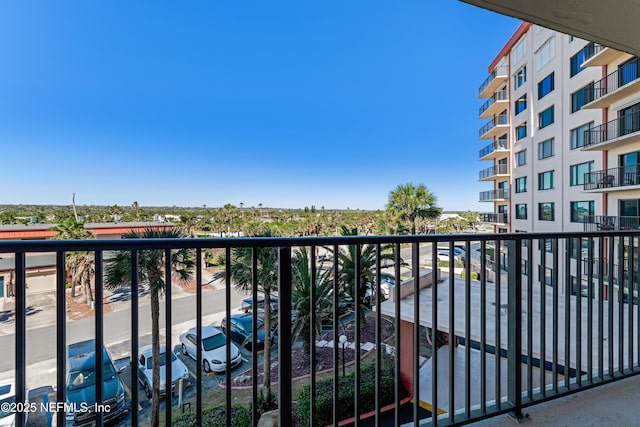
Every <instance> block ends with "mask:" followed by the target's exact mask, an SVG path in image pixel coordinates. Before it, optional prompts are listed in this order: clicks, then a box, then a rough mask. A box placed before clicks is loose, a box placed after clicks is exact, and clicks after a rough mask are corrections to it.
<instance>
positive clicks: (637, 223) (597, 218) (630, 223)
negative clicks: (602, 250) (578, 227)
mask: <svg viewBox="0 0 640 427" xmlns="http://www.w3.org/2000/svg"><path fill="white" fill-rule="evenodd" d="M608 230H616V231H618V230H640V216H606V215H589V216H587V217H585V220H584V231H608Z"/></svg>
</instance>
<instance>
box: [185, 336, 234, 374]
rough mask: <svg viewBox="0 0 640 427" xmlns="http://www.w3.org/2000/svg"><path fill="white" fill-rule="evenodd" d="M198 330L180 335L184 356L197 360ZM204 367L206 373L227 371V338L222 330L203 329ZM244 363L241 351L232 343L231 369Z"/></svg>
mask: <svg viewBox="0 0 640 427" xmlns="http://www.w3.org/2000/svg"><path fill="white" fill-rule="evenodd" d="M197 333H198V332H197V329H196V328H195V327H194V328H191V329H188V330H186V331H184V332H183V333H181V334H180V343H181V347H182V354H184V355H185V356H190V357H192V358H193V359H194V360H196V358H197V351H198V340H197ZM200 344H201V348H202V367H203V368H204V371H205V372H211V371H213V372H224V371H226V370H227V336H226V335H225V334H224V333H223V332H222V330H221V329H220V328H216V327H214V326H203V327H202V340H201V342H200ZM240 363H242V355H241V354H240V350H238V347H236V345H235V344H234V343H231V363H230V365H231V368H234V367H236V366H238V365H239V364H240Z"/></svg>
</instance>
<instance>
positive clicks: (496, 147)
mask: <svg viewBox="0 0 640 427" xmlns="http://www.w3.org/2000/svg"><path fill="white" fill-rule="evenodd" d="M508 149H509V143H508V142H507V140H506V139H498V140H496V141H495V142H492V143H491V144H489V145H487V146H486V147H484V148H483V149H481V150H480V153H479V155H480V158H483V157H484V156H487V155H489V154H491V153H493V152H494V151H503V150H508Z"/></svg>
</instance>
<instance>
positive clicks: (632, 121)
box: [584, 111, 640, 147]
mask: <svg viewBox="0 0 640 427" xmlns="http://www.w3.org/2000/svg"><path fill="white" fill-rule="evenodd" d="M636 132H640V111H636V112H634V113H631V114H626V115H625V116H623V117H619V118H617V119H614V120H611V121H609V122H607V123H604V124H602V125H600V126H595V127H593V128H591V129H589V130H586V131H585V133H584V137H585V147H589V146H593V145H598V144H603V143H606V142H609V141H611V140H614V139H617V138H621V137H624V136H626V135H631V134H634V133H636Z"/></svg>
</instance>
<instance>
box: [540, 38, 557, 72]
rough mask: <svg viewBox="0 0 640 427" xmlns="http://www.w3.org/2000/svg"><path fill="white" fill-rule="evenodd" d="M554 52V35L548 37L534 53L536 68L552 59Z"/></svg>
mask: <svg viewBox="0 0 640 427" xmlns="http://www.w3.org/2000/svg"><path fill="white" fill-rule="evenodd" d="M555 54H556V39H555V37H551V38H549V40H547V41H546V42H544V44H543V45H542V46H540V49H538V50H537V51H536V53H535V60H536V70H539V69H540V68H542V67H544V66H545V65H547V64H548V63H549V61H551V60H552V59H553V57H554V56H555Z"/></svg>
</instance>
